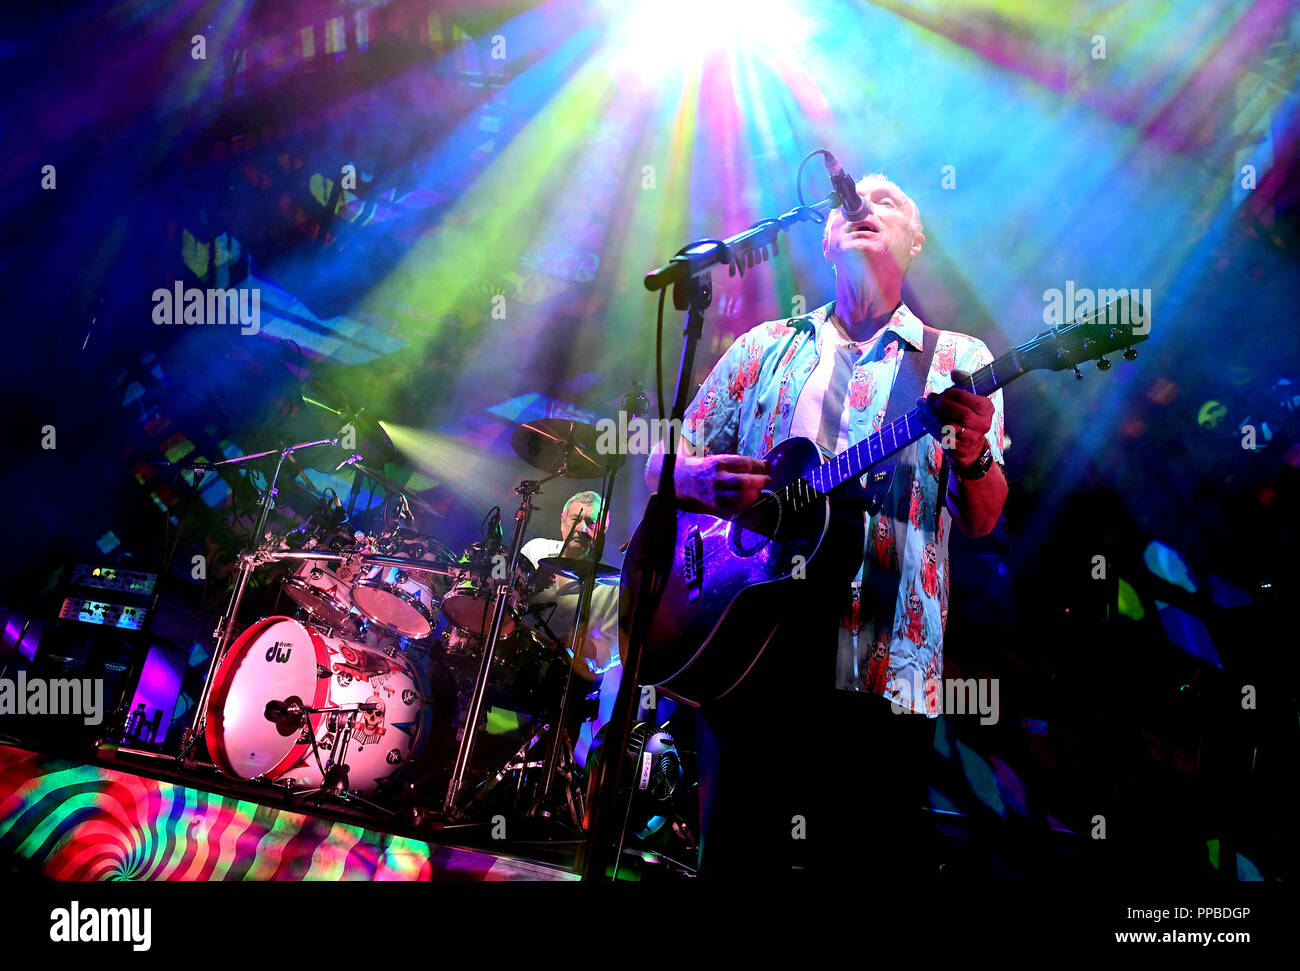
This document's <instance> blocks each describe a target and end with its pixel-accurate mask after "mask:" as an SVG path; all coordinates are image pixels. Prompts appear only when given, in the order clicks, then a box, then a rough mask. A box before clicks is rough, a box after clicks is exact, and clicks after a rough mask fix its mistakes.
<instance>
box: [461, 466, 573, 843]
mask: <svg viewBox="0 0 1300 971" xmlns="http://www.w3.org/2000/svg"><path fill="white" fill-rule="evenodd" d="M564 474H565V473H564V470H563V469H561V471H560V472H558V473H556V474H555V475H551V476H547V477H546V478H545V479H536V480H535V479H525V480H524V481H522V482H520V483H519V486H518V487H517V488H516V489H515V494H516V495H517V496H519V509H518V510H517V511H516V512H515V531H514V533H513V534H512V535H511V537H510V556H509V559H508V561H507V563H506V569H505V576H504V577H497V576H496V575H497V572H498V571H497V570H496V569H493V571H492V574H493V576H494V577H495V578H496V579H497V583H496V598H495V600H494V602H493V608H492V625H491V627H490V628H489V629H488V636H487V637H486V638H485V640H484V643H483V657H482V659H481V660H480V662H479V667H478V676H477V677H476V678H475V680H474V693H473V695H472V696H471V698H470V705H469V713H468V717H467V718H466V721H465V733H464V735H462V736H461V740H460V746H459V748H458V749H457V750H456V763H455V768H454V769H453V770H452V774H451V782H450V783H449V784H448V786H447V796H446V798H445V799H444V800H443V805H442V809H443V813H444V815H446V816H447V817H449V818H451V817H456V816H458V815H460V808H461V807H459V806H458V805H457V800H458V799H459V797H460V792H461V789H462V788H464V785H465V775H466V773H467V772H468V771H469V760H470V756H471V755H472V754H473V751H474V741H475V739H476V738H477V737H478V731H479V721H480V718H481V716H482V714H483V700H484V698H485V696H486V695H487V683H488V677H489V675H490V674H491V673H492V660H493V656H494V655H495V654H496V649H497V643H498V642H499V641H500V639H501V625H502V623H503V622H504V621H505V616H506V608H507V606H508V604H509V600H510V591H511V589H512V588H513V586H514V576H515V568H516V566H517V565H518V563H519V550H520V548H521V547H522V546H523V545H524V532H525V531H526V530H527V529H528V520H529V519H530V518H531V516H532V514H533V496H535V495H538V494H539V493H540V492H541V491H542V490H541V486H542V485H543V484H545V483H547V482H550V481H551V479H556V478H559V477H560V476H562V475H564ZM498 555H499V554H498ZM494 566H495V564H494Z"/></svg>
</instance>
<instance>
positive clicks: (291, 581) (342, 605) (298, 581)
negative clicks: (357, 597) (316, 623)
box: [284, 576, 356, 626]
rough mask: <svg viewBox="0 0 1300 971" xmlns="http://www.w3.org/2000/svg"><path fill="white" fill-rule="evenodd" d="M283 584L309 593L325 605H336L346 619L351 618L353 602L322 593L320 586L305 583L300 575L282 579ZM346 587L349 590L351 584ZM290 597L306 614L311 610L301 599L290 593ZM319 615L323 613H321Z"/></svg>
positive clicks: (353, 607)
mask: <svg viewBox="0 0 1300 971" xmlns="http://www.w3.org/2000/svg"><path fill="white" fill-rule="evenodd" d="M284 585H285V586H286V587H290V588H292V589H294V590H298V591H301V592H302V593H307V594H311V595H312V596H313V597H315V599H317V600H319V601H320V602H321V603H322V604H324V605H326V606H336V607H338V608H339V610H340V611H341V612H342V613H343V616H344V617H345V618H346V619H348V620H351V619H352V611H353V610H354V609H355V606H356V605H355V604H352V603H350V602H344V601H342V600H335V599H334V598H333V597H331V596H328V595H327V594H325V593H323V592H322V591H321V588H320V587H314V586H312V585H311V584H310V583H307V582H306V581H305V580H303V579H302V578H301V577H298V576H291V577H288V578H286V579H285V581H284ZM348 589H349V591H350V590H351V586H349V588H348ZM290 599H292V600H293V602H294V603H296V604H297V605H298V606H299V607H300V608H302V609H303V610H305V611H307V613H308V614H310V613H311V612H312V608H311V607H309V606H307V605H306V604H305V603H303V602H302V601H300V600H298V599H296V598H294V597H292V595H290ZM318 612H319V608H318ZM321 616H324V615H323V614H322V615H321ZM326 619H328V618H326ZM334 626H337V625H334Z"/></svg>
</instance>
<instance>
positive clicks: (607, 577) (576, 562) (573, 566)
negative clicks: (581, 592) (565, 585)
mask: <svg viewBox="0 0 1300 971" xmlns="http://www.w3.org/2000/svg"><path fill="white" fill-rule="evenodd" d="M537 565H538V566H539V567H544V568H545V569H547V570H550V571H551V572H552V573H558V574H559V575H560V576H563V577H569V578H570V579H572V580H579V579H581V578H582V576H583V574H585V573H586V572H587V570H589V569H590V568H591V567H590V561H589V560H580V559H578V558H576V557H573V556H547V557H545V558H543V559H540V560H538V561H537ZM621 573H622V571H621V570H619V568H618V567H616V566H610V565H609V564H608V563H597V564H596V582H597V583H602V584H608V583H618V578H619V576H620V574H621Z"/></svg>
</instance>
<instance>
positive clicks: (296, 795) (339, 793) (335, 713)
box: [289, 702, 396, 816]
mask: <svg viewBox="0 0 1300 971" xmlns="http://www.w3.org/2000/svg"><path fill="white" fill-rule="evenodd" d="M375 707H376V706H375V705H373V704H371V703H366V702H362V703H358V704H355V705H340V706H338V707H333V708H307V707H305V706H303V705H302V704H298V705H294V706H293V707H292V708H291V709H290V710H291V711H295V712H297V714H298V726H297V727H298V728H299V729H300V730H302V731H304V732H306V734H307V737H308V739H309V740H310V741H311V750H312V755H313V756H314V757H315V759H316V767H317V768H318V769H320V771H321V776H322V778H321V784H320V785H319V786H316V787H315V788H312V789H290V790H289V795H290V798H291V799H305V798H307V797H308V796H315V795H319V794H320V793H327V794H328V795H331V796H334V797H335V798H338V799H341V800H343V801H344V802H358V803H361V804H362V805H363V806H367V807H369V808H370V809H373V810H375V811H376V812H380V813H383V814H384V815H387V816H393V815H396V813H394V812H393V811H392V810H391V809H385V808H384V807H383V806H380V805H378V804H377V803H373V802H371V801H370V800H369V799H366V798H364V797H362V796H359V795H357V794H356V793H355V792H352V791H351V789H350V788H349V785H348V763H347V755H348V744H349V743H350V742H351V741H352V726H351V725H350V724H348V721H350V719H346V720H344V719H341V717H340V716H342V715H345V714H354V715H355V714H360V713H361V712H363V711H373V710H374V709H375ZM310 715H325V716H326V718H327V719H328V720H329V721H328V731H329V732H330V734H332V735H333V736H334V745H333V747H332V748H331V749H330V757H329V759H328V760H327V761H326V762H324V763H322V762H321V758H320V747H319V746H318V745H317V744H316V732H315V729H313V728H312V724H311V720H310V718H309V716H310Z"/></svg>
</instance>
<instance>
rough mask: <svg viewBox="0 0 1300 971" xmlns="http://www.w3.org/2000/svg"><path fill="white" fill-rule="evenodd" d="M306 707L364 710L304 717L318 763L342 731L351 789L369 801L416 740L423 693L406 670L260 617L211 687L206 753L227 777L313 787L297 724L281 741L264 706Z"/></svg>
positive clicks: (295, 625) (316, 780) (309, 755)
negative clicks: (345, 735) (371, 707)
mask: <svg viewBox="0 0 1300 971" xmlns="http://www.w3.org/2000/svg"><path fill="white" fill-rule="evenodd" d="M290 699H297V700H298V702H299V703H300V704H302V705H303V706H304V707H308V708H331V707H338V706H346V705H357V704H361V703H369V704H372V705H375V706H377V707H376V708H375V709H374V710H372V711H362V712H358V711H349V712H339V713H337V714H330V713H328V712H325V713H321V714H313V715H308V716H307V718H308V720H309V721H310V723H311V733H312V734H314V735H315V737H316V744H317V747H318V748H319V750H320V754H321V760H322V761H325V760H326V759H328V758H329V756H330V752H331V751H332V749H333V747H334V742H335V737H336V733H337V732H340V731H346V732H350V733H351V736H352V737H351V739H350V740H349V741H348V747H347V753H346V755H345V757H344V758H345V761H346V762H347V764H348V768H349V772H348V780H349V786H350V787H351V789H352V790H353V791H355V792H358V793H371V792H374V791H375V790H377V789H379V788H380V787H381V786H382V785H383V784H384V783H386V782H388V781H390V780H391V779H393V778H394V777H395V776H396V775H397V774H398V772H399V771H400V770H401V769H402V768H403V766H404V765H405V764H406V763H407V761H408V760H409V759H410V757H411V754H412V751H413V750H415V749H416V747H417V743H418V742H419V741H420V737H421V732H422V725H423V722H424V721H425V716H426V714H428V713H427V712H426V706H425V697H424V692H423V691H422V690H421V685H420V681H419V678H418V676H417V674H416V671H415V669H414V668H413V667H412V666H411V664H410V662H409V661H407V660H406V659H405V658H403V657H402V656H400V655H398V656H396V657H393V658H390V657H386V656H385V655H383V654H380V653H378V652H376V651H372V650H368V649H367V648H364V647H362V646H360V645H359V644H355V643H352V642H350V641H346V640H343V639H342V638H339V637H333V636H331V635H329V634H325V633H322V632H321V631H318V630H315V629H314V628H311V627H307V626H304V625H303V624H300V623H299V622H298V621H296V620H293V619H291V618H289V617H266V618H264V619H262V620H259V621H258V622H257V623H255V624H254V625H253V626H252V627H250V628H249V629H248V630H246V631H245V632H244V633H243V634H241V635H240V636H239V638H238V639H237V640H236V641H235V642H234V643H233V644H232V645H231V646H230V650H229V652H228V653H227V654H226V656H225V658H224V659H223V660H222V662H221V665H220V667H218V669H217V673H216V677H215V679H214V681H213V688H212V696H211V702H210V705H209V710H208V722H207V729H206V733H205V740H206V742H207V748H208V754H209V755H210V756H211V757H212V761H213V764H215V765H216V766H217V767H218V768H219V769H220V770H221V771H222V772H223V773H225V774H226V775H228V776H230V777H232V778H236V779H257V778H264V779H267V780H272V781H276V780H278V781H286V782H293V783H296V784H298V785H304V786H318V785H320V784H321V780H322V775H321V771H320V769H319V767H318V766H317V764H316V758H315V756H314V755H313V752H312V746H311V741H310V736H309V735H308V733H307V730H306V728H305V726H303V727H298V728H295V729H293V730H290V731H289V733H288V734H287V735H286V734H285V730H284V729H282V728H281V727H280V726H279V725H277V724H276V723H275V722H273V721H271V720H269V719H268V718H267V716H266V706H267V703H268V702H272V701H275V702H280V703H284V702H286V701H288V700H290Z"/></svg>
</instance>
